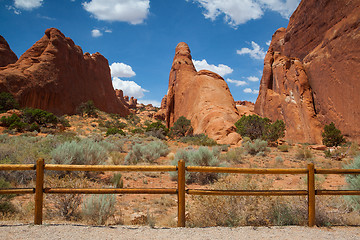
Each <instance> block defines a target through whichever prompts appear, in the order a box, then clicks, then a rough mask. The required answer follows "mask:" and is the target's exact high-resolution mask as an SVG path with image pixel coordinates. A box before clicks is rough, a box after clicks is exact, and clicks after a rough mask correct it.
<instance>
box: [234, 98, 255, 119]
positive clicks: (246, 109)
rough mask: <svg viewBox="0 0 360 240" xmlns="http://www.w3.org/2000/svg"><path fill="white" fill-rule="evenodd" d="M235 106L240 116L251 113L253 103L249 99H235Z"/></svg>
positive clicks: (252, 111)
mask: <svg viewBox="0 0 360 240" xmlns="http://www.w3.org/2000/svg"><path fill="white" fill-rule="evenodd" d="M235 105H236V108H237V110H238V112H239V113H240V116H243V115H253V114H256V113H255V112H254V107H255V104H254V103H253V102H249V101H235Z"/></svg>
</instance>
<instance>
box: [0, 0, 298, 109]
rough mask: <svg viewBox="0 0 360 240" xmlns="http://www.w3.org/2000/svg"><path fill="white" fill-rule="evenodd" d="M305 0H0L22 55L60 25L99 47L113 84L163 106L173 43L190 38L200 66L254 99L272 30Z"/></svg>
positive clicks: (239, 95) (4, 28)
mask: <svg viewBox="0 0 360 240" xmlns="http://www.w3.org/2000/svg"><path fill="white" fill-rule="evenodd" d="M299 2H300V0H0V34H1V35H2V36H3V37H4V38H5V39H6V40H7V41H8V43H9V44H10V47H11V49H12V50H13V51H14V52H15V53H16V55H17V56H18V57H20V56H21V54H23V53H24V52H25V51H26V50H27V49H28V48H30V47H31V46H32V45H33V44H34V43H35V42H36V41H37V40H39V39H40V38H41V37H42V36H43V35H44V32H45V30H46V29H47V28H50V27H55V28H58V29H59V30H60V31H62V32H63V33H64V34H65V36H67V37H70V38H71V39H73V40H74V42H75V44H77V45H79V46H81V48H82V49H83V51H84V53H85V52H90V53H95V52H100V53H101V54H102V55H104V56H105V57H106V58H107V59H108V61H109V65H110V68H111V71H112V77H113V85H114V87H115V88H122V89H123V90H124V93H125V95H129V96H134V97H136V98H138V101H139V102H144V103H153V104H154V105H159V104H160V101H161V99H162V97H163V96H164V95H165V94H166V92H167V88H168V79H169V72H170V69H171V64H172V61H173V57H174V53H175V47H176V45H177V44H178V43H179V42H186V43H187V44H188V45H189V47H190V50H191V53H192V57H193V60H194V63H195V66H196V68H197V70H200V69H208V70H211V71H214V72H217V73H218V74H220V75H221V76H223V78H224V79H225V80H226V81H227V83H228V85H229V88H230V91H231V93H232V95H233V97H234V99H235V100H248V101H252V102H255V100H256V98H257V94H258V90H259V85H260V78H261V75H262V69H263V58H264V56H265V53H266V51H267V49H268V45H267V44H269V41H270V40H271V36H272V34H273V33H274V32H275V31H276V30H277V29H278V28H280V27H286V26H287V24H288V18H289V16H290V15H291V14H292V12H293V11H294V10H295V9H296V7H297V6H298V4H299Z"/></svg>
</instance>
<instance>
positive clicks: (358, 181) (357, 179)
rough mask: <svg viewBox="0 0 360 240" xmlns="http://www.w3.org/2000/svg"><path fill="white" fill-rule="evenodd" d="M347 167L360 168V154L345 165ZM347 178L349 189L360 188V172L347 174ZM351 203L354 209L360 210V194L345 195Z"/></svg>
mask: <svg viewBox="0 0 360 240" xmlns="http://www.w3.org/2000/svg"><path fill="white" fill-rule="evenodd" d="M344 168H345V169H360V156H357V157H356V158H355V159H354V161H353V162H352V163H350V164H348V165H345V166H344ZM345 180H346V182H347V189H349V190H359V189H360V174H346V177H345ZM344 198H345V199H346V200H347V201H348V202H349V203H350V206H351V208H352V209H353V210H360V196H355V195H354V196H344Z"/></svg>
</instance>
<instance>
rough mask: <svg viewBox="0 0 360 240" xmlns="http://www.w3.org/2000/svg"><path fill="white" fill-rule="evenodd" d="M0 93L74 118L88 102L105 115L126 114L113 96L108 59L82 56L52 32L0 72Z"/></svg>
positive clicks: (35, 106) (60, 35) (97, 56)
mask: <svg viewBox="0 0 360 240" xmlns="http://www.w3.org/2000/svg"><path fill="white" fill-rule="evenodd" d="M0 91H7V92H10V93H12V94H13V95H14V96H15V97H16V98H17V99H18V100H19V103H20V105H21V106H22V107H33V108H41V109H44V110H47V111H50V112H53V113H55V114H57V115H62V114H74V113H75V112H76V108H77V107H78V106H79V105H80V104H81V103H82V102H86V101H88V100H92V101H93V102H94V104H95V106H96V107H98V108H99V109H100V110H102V111H105V112H110V113H118V114H121V115H122V116H126V115H127V114H128V113H129V111H128V109H127V108H126V107H125V106H124V105H123V104H122V103H121V102H120V101H119V100H118V98H117V97H116V95H115V91H114V89H113V87H112V82H111V76H110V68H109V64H108V61H107V59H106V58H104V57H103V56H102V55H101V54H100V53H95V54H92V55H90V54H89V53H85V54H83V52H82V50H81V48H80V47H79V46H77V45H75V44H74V42H73V41H72V40H71V39H70V38H66V37H65V36H64V35H63V34H62V33H61V32H60V31H59V30H57V29H55V28H51V29H47V30H46V31H45V35H44V36H43V37H42V38H41V39H40V40H39V41H37V42H36V43H35V44H34V45H33V46H32V47H31V48H30V49H29V50H27V51H26V52H25V53H24V54H23V55H22V56H21V57H20V58H19V60H18V61H17V62H16V63H15V64H11V65H8V66H7V67H4V68H0Z"/></svg>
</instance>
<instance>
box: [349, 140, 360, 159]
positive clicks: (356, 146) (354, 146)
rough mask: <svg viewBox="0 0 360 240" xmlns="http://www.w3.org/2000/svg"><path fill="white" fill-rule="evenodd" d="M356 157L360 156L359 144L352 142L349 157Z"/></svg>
mask: <svg viewBox="0 0 360 240" xmlns="http://www.w3.org/2000/svg"><path fill="white" fill-rule="evenodd" d="M357 155H360V150H359V144H357V143H356V142H353V143H351V145H350V147H349V156H352V157H355V156H357Z"/></svg>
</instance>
